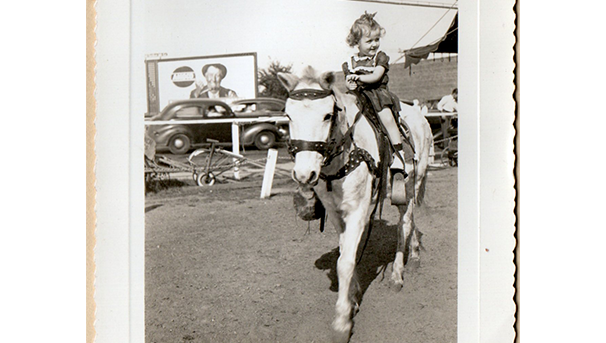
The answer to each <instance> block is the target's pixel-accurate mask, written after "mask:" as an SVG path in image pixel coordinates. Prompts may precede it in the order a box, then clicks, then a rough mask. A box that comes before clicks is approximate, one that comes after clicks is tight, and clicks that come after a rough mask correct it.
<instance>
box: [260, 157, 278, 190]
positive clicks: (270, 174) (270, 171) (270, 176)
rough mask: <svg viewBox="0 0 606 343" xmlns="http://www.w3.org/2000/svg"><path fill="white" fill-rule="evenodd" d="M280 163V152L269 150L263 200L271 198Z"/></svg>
mask: <svg viewBox="0 0 606 343" xmlns="http://www.w3.org/2000/svg"><path fill="white" fill-rule="evenodd" d="M277 162H278V150H276V149H269V150H267V163H266V164H265V173H264V174H263V186H262V187H261V199H265V198H269V196H270V195H271V185H272V183H273V182H274V172H275V171H276V163H277Z"/></svg>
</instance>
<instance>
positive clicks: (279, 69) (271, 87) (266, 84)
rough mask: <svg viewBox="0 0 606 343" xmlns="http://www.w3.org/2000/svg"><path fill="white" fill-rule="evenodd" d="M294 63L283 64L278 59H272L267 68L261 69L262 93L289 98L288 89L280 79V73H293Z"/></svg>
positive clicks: (273, 96) (262, 94)
mask: <svg viewBox="0 0 606 343" xmlns="http://www.w3.org/2000/svg"><path fill="white" fill-rule="evenodd" d="M291 72H292V65H288V66H283V65H281V64H280V62H278V61H272V62H271V63H270V64H269V67H268V68H267V69H261V70H260V71H259V88H260V89H261V91H260V95H261V96H266V97H272V98H278V99H286V98H288V91H287V90H286V88H284V86H282V84H281V83H280V81H279V80H278V73H291Z"/></svg>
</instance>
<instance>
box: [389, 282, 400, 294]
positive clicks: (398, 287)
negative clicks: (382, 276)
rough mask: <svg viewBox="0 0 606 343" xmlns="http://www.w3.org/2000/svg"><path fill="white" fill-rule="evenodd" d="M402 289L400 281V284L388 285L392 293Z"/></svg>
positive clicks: (392, 283)
mask: <svg viewBox="0 0 606 343" xmlns="http://www.w3.org/2000/svg"><path fill="white" fill-rule="evenodd" d="M402 288H404V282H403V281H400V282H396V281H394V282H391V283H390V284H389V289H391V290H392V291H393V292H394V293H399V292H400V291H401V290H402Z"/></svg>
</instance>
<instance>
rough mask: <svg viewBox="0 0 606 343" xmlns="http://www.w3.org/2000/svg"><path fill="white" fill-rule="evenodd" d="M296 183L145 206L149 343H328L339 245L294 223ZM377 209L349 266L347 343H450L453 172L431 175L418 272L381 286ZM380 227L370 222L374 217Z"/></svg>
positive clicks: (179, 193)
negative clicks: (355, 305) (354, 306)
mask: <svg viewBox="0 0 606 343" xmlns="http://www.w3.org/2000/svg"><path fill="white" fill-rule="evenodd" d="M294 188H295V186H294V183H293V182H292V181H290V180H289V179H287V178H278V179H276V180H274V188H273V191H272V197H271V198H269V199H264V200H262V199H259V194H260V190H261V181H260V179H259V180H249V181H247V182H242V183H227V184H217V185H214V186H212V187H208V188H202V187H196V186H193V185H191V186H190V185H186V186H183V187H170V188H169V189H164V190H161V191H158V192H153V193H152V192H150V193H148V194H147V195H146V206H145V211H146V233H145V238H146V242H145V248H146V253H145V318H146V319H145V321H146V342H148V343H152V342H158V343H161V342H162V343H163V342H328V341H329V338H330V333H331V328H330V324H331V322H332V319H333V316H334V305H335V301H336V298H337V293H336V289H337V288H336V282H337V281H336V271H335V267H336V260H337V258H338V248H337V247H338V241H337V235H336V233H335V231H334V228H333V227H332V226H331V225H330V224H329V225H327V228H326V231H325V232H323V233H321V232H320V231H319V230H318V228H319V221H315V222H311V223H310V224H309V226H308V223H307V222H304V221H302V220H300V219H298V218H297V217H296V215H295V211H294V209H293V203H292V194H293V191H294ZM388 204H389V201H386V206H385V209H384V212H383V221H381V222H378V221H376V222H375V224H374V227H373V229H372V233H371V236H370V239H369V242H368V246H367V248H366V250H365V251H364V255H363V258H362V260H361V262H360V264H359V265H358V267H357V268H358V269H357V272H358V275H359V277H360V282H361V286H362V291H363V298H362V301H361V303H360V312H359V313H358V314H357V315H356V316H355V318H354V328H353V335H352V337H351V342H352V343H359V342H424V343H427V342H439V343H448V342H456V339H457V168H445V169H431V170H430V172H429V176H428V185H427V195H426V204H425V205H424V206H423V207H421V208H417V209H416V210H415V222H416V224H417V226H418V227H419V229H420V231H421V232H422V233H423V237H422V244H423V246H424V248H425V251H422V252H421V267H420V268H419V269H418V270H417V271H416V272H414V273H413V272H410V271H408V270H407V272H406V274H405V279H404V282H405V285H404V288H403V289H402V290H401V291H400V292H395V291H393V290H392V289H391V288H390V287H389V285H390V281H389V276H390V273H391V262H392V261H393V258H394V254H395V249H396V239H397V238H396V231H395V224H396V223H397V210H396V208H395V207H392V206H389V205H388ZM377 218H378V217H377Z"/></svg>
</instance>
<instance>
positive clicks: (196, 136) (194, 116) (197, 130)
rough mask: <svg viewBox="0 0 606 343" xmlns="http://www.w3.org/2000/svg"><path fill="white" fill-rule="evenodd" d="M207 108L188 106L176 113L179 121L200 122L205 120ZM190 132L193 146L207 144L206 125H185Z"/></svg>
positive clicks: (202, 105)
mask: <svg viewBox="0 0 606 343" xmlns="http://www.w3.org/2000/svg"><path fill="white" fill-rule="evenodd" d="M205 111H206V106H205V105H204V104H187V105H184V106H181V107H180V108H179V109H178V110H177V111H176V113H175V119H177V120H200V119H205V118H204V113H205ZM183 126H186V129H187V131H188V132H190V133H191V137H190V138H191V140H192V142H191V143H192V144H200V143H205V142H206V138H205V136H204V135H205V132H206V130H205V124H183Z"/></svg>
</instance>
